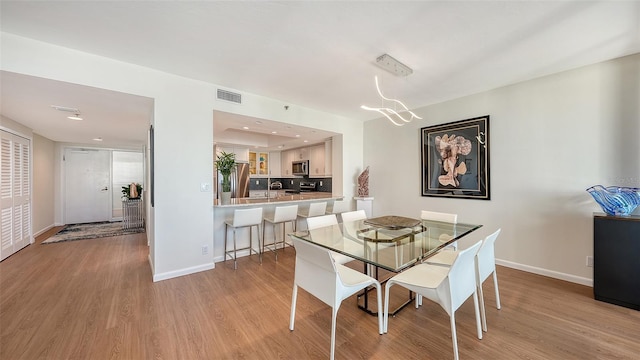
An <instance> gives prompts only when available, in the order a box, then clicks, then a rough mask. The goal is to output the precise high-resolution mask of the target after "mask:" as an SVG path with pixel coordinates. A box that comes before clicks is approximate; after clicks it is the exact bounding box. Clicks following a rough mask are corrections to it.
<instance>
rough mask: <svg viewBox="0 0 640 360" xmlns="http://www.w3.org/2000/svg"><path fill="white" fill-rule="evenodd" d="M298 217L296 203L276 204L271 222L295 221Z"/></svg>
mask: <svg viewBox="0 0 640 360" xmlns="http://www.w3.org/2000/svg"><path fill="white" fill-rule="evenodd" d="M297 218H298V205H289V206H278V207H276V211H275V213H274V215H273V222H274V223H279V222H285V221H296V219H297Z"/></svg>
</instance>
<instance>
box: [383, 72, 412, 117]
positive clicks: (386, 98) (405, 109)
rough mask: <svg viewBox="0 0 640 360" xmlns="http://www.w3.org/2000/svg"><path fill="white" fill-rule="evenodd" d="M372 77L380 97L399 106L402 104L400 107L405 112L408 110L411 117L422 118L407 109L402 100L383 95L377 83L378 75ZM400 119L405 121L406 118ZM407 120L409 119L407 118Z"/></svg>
mask: <svg viewBox="0 0 640 360" xmlns="http://www.w3.org/2000/svg"><path fill="white" fill-rule="evenodd" d="M374 79H375V81H376V90H378V95H380V97H381V98H382V99H383V100H387V101H392V102H395V103H398V104H400V106H402V107H403V108H404V111H407V112H409V113H410V114H411V117H412V118H414V117H415V118H417V119H420V120H422V118H421V117H419V116H418V115H416V114H414V113H413V112H412V111H411V110H409V108H408V107H407V106H406V105H405V104H404V103H403V102H402V101H400V100H397V99H391V98H388V97H385V96H384V95H383V94H382V90H380V85H378V77H377V76H375V77H374ZM387 109H389V108H387ZM404 111H403V112H404ZM396 114H398V113H397V112H396ZM398 116H400V115H398ZM400 118H402V117H400ZM402 120H403V121H406V120H404V119H402ZM409 121H411V120H409Z"/></svg>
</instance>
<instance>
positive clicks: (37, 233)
mask: <svg viewBox="0 0 640 360" xmlns="http://www.w3.org/2000/svg"><path fill="white" fill-rule="evenodd" d="M54 227H56V225H55V224H51V225H49V226H47V227H46V228H44V229H42V230H40V231H38V232H36V233H34V234H33V237H34V238H36V237H38V236H40V235H42V234H44V233H45V232H47V231H49V230H51V229H53V228H54Z"/></svg>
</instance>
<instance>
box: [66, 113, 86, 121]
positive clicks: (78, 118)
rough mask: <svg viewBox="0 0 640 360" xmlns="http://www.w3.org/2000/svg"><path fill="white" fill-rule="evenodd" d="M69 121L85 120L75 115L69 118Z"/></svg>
mask: <svg viewBox="0 0 640 360" xmlns="http://www.w3.org/2000/svg"><path fill="white" fill-rule="evenodd" d="M67 119H71V120H78V121H80V120H83V119H82V118H81V117H80V114H75V115H74V116H67Z"/></svg>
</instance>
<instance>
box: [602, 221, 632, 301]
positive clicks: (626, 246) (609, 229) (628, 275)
mask: <svg viewBox="0 0 640 360" xmlns="http://www.w3.org/2000/svg"><path fill="white" fill-rule="evenodd" d="M593 294H594V296H595V298H596V300H600V301H605V302H608V303H611V304H616V305H620V306H624V307H628V308H631V309H635V310H640V217H638V216H628V217H621V216H606V215H604V214H602V215H599V214H596V215H594V217H593Z"/></svg>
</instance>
